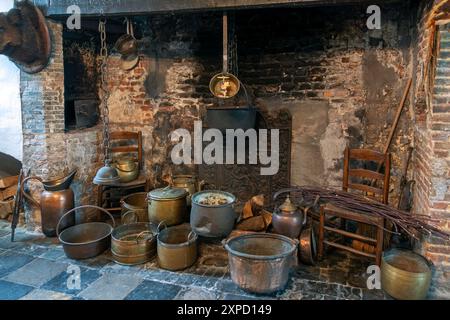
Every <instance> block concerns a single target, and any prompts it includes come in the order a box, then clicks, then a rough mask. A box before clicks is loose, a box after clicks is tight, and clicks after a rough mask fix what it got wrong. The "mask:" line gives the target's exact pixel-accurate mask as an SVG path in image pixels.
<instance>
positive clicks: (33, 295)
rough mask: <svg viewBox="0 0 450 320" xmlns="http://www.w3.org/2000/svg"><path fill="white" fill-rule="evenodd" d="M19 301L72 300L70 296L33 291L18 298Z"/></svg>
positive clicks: (46, 291) (47, 291)
mask: <svg viewBox="0 0 450 320" xmlns="http://www.w3.org/2000/svg"><path fill="white" fill-rule="evenodd" d="M20 300H72V296H69V295H67V294H64V293H61V292H55V291H49V290H43V289H35V290H33V291H31V292H30V293H28V294H27V295H25V296H24V297H22V298H20Z"/></svg>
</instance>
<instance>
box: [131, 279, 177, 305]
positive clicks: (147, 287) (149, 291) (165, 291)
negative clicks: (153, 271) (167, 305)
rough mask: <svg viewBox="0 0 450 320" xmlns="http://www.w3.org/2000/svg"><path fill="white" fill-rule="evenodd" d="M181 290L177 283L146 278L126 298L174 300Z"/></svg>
mask: <svg viewBox="0 0 450 320" xmlns="http://www.w3.org/2000/svg"><path fill="white" fill-rule="evenodd" d="M180 290H181V287H180V286H177V285H173V284H167V283H161V282H157V281H149V280H144V281H143V282H142V283H141V284H140V285H139V286H137V287H136V289H134V290H133V291H132V292H131V293H130V294H129V295H128V296H127V297H126V300H172V299H173V298H175V296H176V295H177V294H178V292H179V291H180Z"/></svg>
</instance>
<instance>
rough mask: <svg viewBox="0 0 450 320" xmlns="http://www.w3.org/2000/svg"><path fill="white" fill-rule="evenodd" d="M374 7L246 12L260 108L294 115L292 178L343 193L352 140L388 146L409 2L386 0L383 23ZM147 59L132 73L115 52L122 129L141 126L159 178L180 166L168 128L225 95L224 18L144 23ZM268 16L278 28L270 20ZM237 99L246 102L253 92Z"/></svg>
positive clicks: (248, 53)
mask: <svg viewBox="0 0 450 320" xmlns="http://www.w3.org/2000/svg"><path fill="white" fill-rule="evenodd" d="M365 10H366V6H362V5H356V6H343V7H330V8H303V9H299V10H292V9H276V10H250V11H242V12H239V13H238V14H237V15H236V24H237V26H236V28H237V35H238V49H237V50H238V56H239V61H238V69H239V70H238V71H239V74H238V75H239V77H240V78H241V80H242V81H243V83H245V84H246V85H247V86H248V88H249V91H250V93H251V96H252V99H253V102H254V104H255V105H256V106H257V107H259V108H261V109H263V110H266V111H268V112H274V111H276V110H279V109H288V110H289V111H290V112H291V114H292V115H293V130H294V132H293V140H294V145H293V154H292V159H291V160H292V163H293V168H292V177H291V178H292V182H293V183H294V184H316V185H327V186H332V187H337V188H340V186H341V183H342V171H341V170H342V158H343V151H344V148H345V146H346V145H347V144H349V145H350V146H352V147H367V148H374V149H378V150H381V149H382V148H383V145H384V143H385V141H386V139H387V135H388V129H389V128H390V125H391V123H392V121H393V117H394V115H395V111H396V107H397V105H398V103H399V101H400V98H401V95H402V91H403V89H404V86H405V84H406V79H407V77H408V73H409V70H410V69H411V59H410V55H411V53H410V49H411V46H410V45H411V37H412V34H413V32H412V30H413V28H414V27H415V21H413V20H412V18H411V15H410V14H409V13H410V12H415V10H416V9H415V6H414V4H413V3H411V2H410V1H406V2H398V3H395V4H391V5H386V6H384V7H382V11H383V14H384V15H383V19H384V20H383V21H384V23H383V24H382V30H374V31H370V30H367V28H366V27H365V23H366V14H365ZM138 21H139V23H138V25H137V29H139V30H142V33H143V38H142V40H141V44H142V52H141V53H142V58H141V62H140V65H139V66H138V67H137V68H136V69H134V70H133V71H132V72H124V71H122V70H121V69H120V68H119V67H118V59H119V58H118V57H117V56H114V57H112V58H111V59H110V61H111V62H110V69H111V70H110V74H111V81H110V88H111V92H112V96H111V100H110V108H111V122H112V126H113V128H123V129H126V128H130V129H133V130H138V129H139V130H142V131H143V134H144V138H145V139H144V141H145V144H146V150H145V152H146V153H147V155H148V156H149V157H146V170H147V173H148V175H149V176H150V177H151V180H152V182H153V183H154V184H155V185H158V184H161V183H162V182H161V180H160V176H161V175H162V174H164V173H166V172H168V171H169V170H170V169H173V168H171V166H170V160H169V157H170V154H169V152H170V144H168V143H167V135H168V133H169V132H170V130H171V129H175V128H177V127H178V126H182V127H187V128H191V127H192V123H193V120H195V119H198V118H201V117H202V116H203V115H204V112H205V107H206V106H210V105H217V104H218V103H219V102H218V101H217V100H214V99H212V98H211V94H210V92H209V89H208V84H209V80H210V79H211V77H212V76H213V75H214V74H215V73H217V72H220V70H221V69H222V66H221V45H222V41H221V15H220V14H211V13H208V14H183V15H173V16H166V15H165V16H154V17H152V18H151V19H148V21H147V20H144V21H142V20H138ZM268 21H270V23H268ZM229 103H230V104H233V103H236V104H238V103H239V104H243V103H245V102H244V99H243V98H242V96H241V97H240V99H237V100H232V101H230V102H229ZM410 123H411V121H410V118H409V114H408V113H407V112H405V115H404V116H403V117H402V120H401V123H400V125H399V130H398V134H397V135H396V138H395V140H394V143H393V146H392V152H393V163H394V165H393V170H392V177H393V178H392V185H393V187H392V191H393V192H392V193H391V197H392V203H395V202H396V197H397V192H396V191H395V190H397V189H398V188H397V186H398V180H399V176H400V174H401V172H400V171H401V167H402V163H403V161H404V151H405V150H406V148H407V143H408V141H410V140H411V139H412V138H411V136H412V130H411V126H410Z"/></svg>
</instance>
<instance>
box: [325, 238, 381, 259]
mask: <svg viewBox="0 0 450 320" xmlns="http://www.w3.org/2000/svg"><path fill="white" fill-rule="evenodd" d="M324 243H325V244H326V245H328V246H330V247H334V248H338V249H341V250H346V251H349V252H351V253H354V254H358V255H360V256H364V257H367V258H372V259H376V255H374V254H370V253H366V252H362V251H358V250H356V249H353V248H350V247H347V246H344V245H342V244H338V243H336V242H330V241H324Z"/></svg>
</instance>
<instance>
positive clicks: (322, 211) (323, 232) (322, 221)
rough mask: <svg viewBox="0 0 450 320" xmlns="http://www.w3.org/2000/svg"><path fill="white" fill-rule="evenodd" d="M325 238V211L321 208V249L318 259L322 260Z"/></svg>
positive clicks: (318, 252) (319, 249)
mask: <svg viewBox="0 0 450 320" xmlns="http://www.w3.org/2000/svg"><path fill="white" fill-rule="evenodd" d="M324 236H325V210H324V208H323V207H321V208H320V220H319V248H318V251H317V257H318V258H319V260H320V259H322V257H323V241H324Z"/></svg>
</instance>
